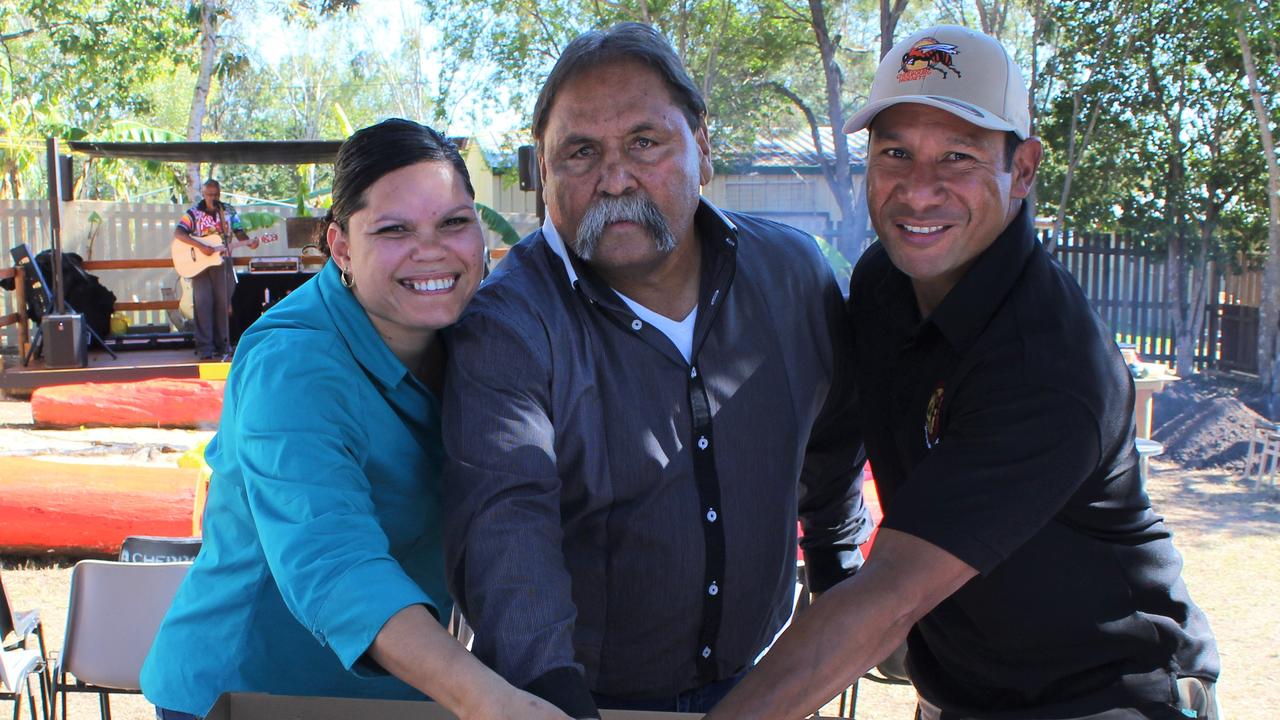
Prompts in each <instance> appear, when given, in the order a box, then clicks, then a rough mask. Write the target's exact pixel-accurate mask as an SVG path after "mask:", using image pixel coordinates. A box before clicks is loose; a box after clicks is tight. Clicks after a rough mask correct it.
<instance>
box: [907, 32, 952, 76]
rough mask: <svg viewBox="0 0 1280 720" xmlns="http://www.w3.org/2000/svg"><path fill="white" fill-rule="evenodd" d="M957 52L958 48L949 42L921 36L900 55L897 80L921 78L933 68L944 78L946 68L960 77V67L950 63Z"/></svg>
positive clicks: (927, 74)
mask: <svg viewBox="0 0 1280 720" xmlns="http://www.w3.org/2000/svg"><path fill="white" fill-rule="evenodd" d="M959 54H960V50H959V48H957V47H956V46H955V45H952V44H951V43H942V42H938V39H937V38H932V37H927V38H922V39H921V40H920V42H918V43H916V44H915V45H914V46H912V48H911V49H910V50H908V51H907V54H905V55H903V56H902V66H901V67H899V68H898V82H911V81H912V80H923V79H925V78H927V77H929V73H931V72H933V71H934V70H937V71H938V72H940V73H942V77H944V78H945V77H947V70H950V71H951V72H953V73H955V74H956V77H961V75H960V68H958V67H956V66H955V65H952V64H951V62H952V59H953V58H955V56H956V55H959ZM939 66H941V67H939ZM943 68H946V70H944V69H943Z"/></svg>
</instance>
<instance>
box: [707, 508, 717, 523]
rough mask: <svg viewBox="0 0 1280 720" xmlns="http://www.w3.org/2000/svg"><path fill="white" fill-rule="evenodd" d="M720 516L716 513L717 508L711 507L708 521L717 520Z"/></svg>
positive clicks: (708, 512)
mask: <svg viewBox="0 0 1280 720" xmlns="http://www.w3.org/2000/svg"><path fill="white" fill-rule="evenodd" d="M718 517H720V516H719V515H717V514H716V509H715V508H711V509H710V510H708V511H707V522H715V521H716V518H718Z"/></svg>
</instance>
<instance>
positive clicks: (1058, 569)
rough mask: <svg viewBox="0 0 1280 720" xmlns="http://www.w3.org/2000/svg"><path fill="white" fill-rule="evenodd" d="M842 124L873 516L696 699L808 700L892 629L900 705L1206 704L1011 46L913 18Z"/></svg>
mask: <svg viewBox="0 0 1280 720" xmlns="http://www.w3.org/2000/svg"><path fill="white" fill-rule="evenodd" d="M862 128H868V129H869V131H870V143H869V147H868V151H867V157H868V160H867V198H868V207H869V211H870V214H871V219H872V222H873V224H874V225H875V228H876V233H877V235H878V236H879V240H880V242H879V244H878V245H876V246H874V247H873V248H871V249H870V250H868V251H867V253H866V254H864V255H863V257H862V259H861V260H860V261H859V262H858V266H857V268H856V269H855V270H854V273H853V278H852V282H851V285H850V287H851V290H850V296H849V315H850V322H851V323H852V331H853V336H854V351H853V352H854V363H855V370H854V373H855V377H856V378H857V381H858V386H859V390H860V392H861V397H860V400H861V403H862V404H861V409H860V413H861V422H860V426H861V427H860V428H858V429H860V430H861V431H862V433H863V436H864V438H865V442H866V449H867V455H868V457H869V459H870V462H871V466H872V469H873V472H874V474H875V478H876V481H877V486H878V489H879V491H880V498H881V502H882V503H883V507H884V509H885V517H884V523H883V525H882V526H881V532H880V534H879V536H878V538H877V540H876V545H875V548H874V550H873V551H872V552H871V554H870V556H869V558H868V560H867V563H866V565H865V566H864V567H863V569H862V571H861V572H860V573H858V574H857V575H856V576H854V577H852V578H850V579H848V580H846V581H844V582H842V583H840V584H839V585H837V586H836V587H834V588H832V589H831V590H830V591H828V592H827V593H825V594H824V595H823V596H822V597H821V598H819V599H818V600H817V601H816V602H815V603H814V605H813V607H812V608H811V609H809V610H807V611H806V612H804V613H802V614H801V615H800V616H798V617H797V618H796V620H795V622H794V623H793V624H792V626H791V628H790V629H789V630H788V631H787V632H786V633H785V634H784V635H783V636H782V638H781V639H780V640H779V641H778V642H777V644H776V645H775V646H774V648H773V649H772V650H771V651H770V652H769V654H768V655H767V656H766V657H765V659H764V660H763V662H762V663H761V664H760V665H759V667H758V668H757V669H756V670H755V671H754V672H752V673H751V674H749V675H748V676H747V678H746V680H745V681H744V682H743V683H742V684H741V685H739V686H738V688H737V689H736V690H735V691H734V692H733V693H731V694H730V695H729V696H728V697H727V698H726V699H725V700H724V701H723V702H722V703H721V704H720V705H718V706H717V707H716V708H715V711H714V712H712V713H711V714H710V715H709V716H708V719H709V720H722V719H729V718H734V719H736V720H746V719H747V718H767V719H768V720H781V719H783V718H800V717H805V716H807V715H808V714H809V712H811V711H813V710H815V709H817V708H818V706H820V705H821V704H822V703H823V702H825V701H826V700H827V699H828V698H830V697H832V696H833V695H834V694H836V693H837V692H839V691H840V690H841V689H842V688H844V687H846V686H847V685H849V684H850V683H851V682H853V681H854V680H855V679H856V678H858V677H859V676H861V675H862V674H863V673H864V672H866V671H867V670H868V669H869V668H870V667H872V666H873V665H874V664H876V663H877V662H878V661H880V660H881V659H883V658H884V657H885V656H886V655H888V654H889V653H890V652H891V651H892V650H894V649H895V648H896V647H898V645H899V644H900V643H902V641H903V639H904V638H905V639H906V640H907V647H908V653H907V657H908V661H907V666H908V670H909V672H910V675H911V678H912V681H913V682H914V684H915V686H916V690H917V692H918V693H919V702H918V710H917V717H918V718H921V719H922V720H934V719H937V720H970V719H974V720H976V719H982V720H996V719H1006V718H1007V719H1013V718H1017V719H1019V720H1034V719H1045V720H1048V719H1050V718H1052V719H1054V720H1066V719H1073V720H1082V719H1085V718H1087V719H1089V720H1121V719H1122V718H1123V719H1127V718H1170V719H1172V718H1188V717H1196V718H1216V717H1217V709H1216V702H1215V701H1214V682H1215V681H1216V679H1217V676H1218V667H1219V662H1218V654H1217V650H1216V646H1215V643H1214V640H1213V636H1212V634H1211V632H1210V631H1209V626H1208V622H1207V621H1206V620H1205V617H1204V615H1203V614H1202V613H1201V612H1200V610H1199V608H1197V607H1196V606H1195V604H1194V603H1192V601H1191V599H1190V597H1189V595H1188V593H1187V589H1186V587H1185V585H1184V584H1183V583H1182V580H1181V577H1180V575H1181V566H1182V561H1181V557H1180V556H1179V555H1178V553H1177V551H1176V550H1175V549H1174V548H1173V545H1172V543H1171V541H1170V534H1169V532H1168V530H1167V529H1166V528H1165V527H1164V523H1163V521H1162V519H1161V518H1160V517H1159V516H1158V515H1156V514H1155V513H1154V512H1153V511H1152V509H1151V505H1150V501H1149V500H1148V498H1147V495H1146V492H1145V491H1144V489H1143V485H1142V479H1141V477H1140V475H1139V472H1138V458H1137V454H1136V452H1135V449H1134V420H1133V398H1134V391H1133V383H1132V380H1131V378H1130V376H1129V373H1128V370H1127V368H1126V366H1125V364H1124V361H1123V360H1122V359H1121V357H1120V354H1119V351H1118V349H1117V348H1116V345H1115V342H1114V340H1113V339H1112V337H1111V333H1110V331H1108V330H1107V328H1106V327H1105V326H1104V325H1103V324H1102V322H1101V321H1100V320H1099V319H1098V317H1097V315H1096V314H1095V313H1094V312H1093V311H1092V310H1091V309H1090V308H1089V305H1088V302H1087V301H1086V300H1085V298H1084V295H1083V294H1082V293H1081V291H1080V288H1079V286H1078V285H1077V284H1076V282H1075V280H1074V279H1073V278H1072V277H1071V275H1070V274H1069V273H1067V271H1066V270H1064V269H1063V268H1062V267H1061V266H1059V265H1058V264H1057V263H1056V262H1055V261H1053V260H1052V259H1051V258H1050V256H1049V254H1048V253H1047V252H1045V250H1044V249H1043V248H1042V247H1041V246H1040V244H1039V243H1038V242H1037V240H1036V236H1035V233H1034V229H1033V224H1032V219H1033V215H1032V210H1031V208H1030V207H1029V204H1028V203H1027V201H1026V198H1027V196H1028V195H1029V194H1030V192H1031V189H1032V186H1033V182H1034V180H1035V173H1036V168H1037V166H1038V165H1039V162H1040V159H1041V155H1042V152H1043V150H1042V147H1041V144H1040V141H1039V140H1038V139H1037V138H1034V137H1031V135H1030V121H1029V116H1028V98H1027V91H1026V86H1025V85H1024V83H1023V81H1022V77H1021V74H1020V73H1019V71H1018V68H1017V66H1016V65H1015V64H1014V63H1013V61H1012V60H1011V59H1010V58H1009V56H1008V54H1007V53H1006V52H1005V50H1004V48H1002V47H1001V46H1000V44H999V43H997V42H996V41H995V40H993V39H991V38H989V37H987V36H985V35H982V34H980V33H977V32H974V31H972V30H967V29H965V28H959V27H951V26H939V27H933V28H928V29H926V30H922V31H920V32H917V33H915V34H913V35H912V36H911V37H909V38H907V39H906V40H904V41H902V42H901V43H899V44H898V45H897V46H896V47H895V48H894V49H893V50H891V51H890V52H889V54H888V55H887V56H886V57H885V58H884V60H883V61H882V62H881V64H880V67H879V70H878V71H877V73H876V77H875V81H874V83H873V84H872V88H871V98H870V101H869V102H868V103H867V105H866V106H865V107H863V108H862V109H861V110H859V111H858V112H857V113H856V114H855V115H854V116H853V118H852V119H851V120H850V121H849V123H848V125H846V126H845V131H846V132H853V131H856V130H860V129H862ZM851 430H854V428H851Z"/></svg>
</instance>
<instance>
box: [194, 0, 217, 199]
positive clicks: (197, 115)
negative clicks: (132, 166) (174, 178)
mask: <svg viewBox="0 0 1280 720" xmlns="http://www.w3.org/2000/svg"><path fill="white" fill-rule="evenodd" d="M216 2H217V0H203V1H202V2H201V3H200V74H199V75H198V76H197V78H196V89H195V92H194V93H192V96H191V116H190V119H189V120H188V121H187V140H188V141H190V142H199V141H200V139H201V138H202V137H203V135H204V116H205V109H206V107H207V105H208V102H209V88H210V86H211V85H212V84H213V60H214V56H215V55H216V53H217V49H218V7H217V5H216V4H215V3H216ZM200 182H201V178H200V164H199V163H187V197H188V198H190V200H191V202H196V201H197V200H199V199H200Z"/></svg>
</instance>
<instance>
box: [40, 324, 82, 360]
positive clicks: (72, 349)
mask: <svg viewBox="0 0 1280 720" xmlns="http://www.w3.org/2000/svg"><path fill="white" fill-rule="evenodd" d="M40 334H41V336H42V340H41V342H43V343H44V366H45V367H48V368H82V367H84V366H86V365H88V364H89V333H88V332H86V331H85V325H84V316H83V315H81V314H79V313H75V314H71V313H64V314H62V315H54V314H49V315H45V316H44V319H43V320H41V321H40Z"/></svg>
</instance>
